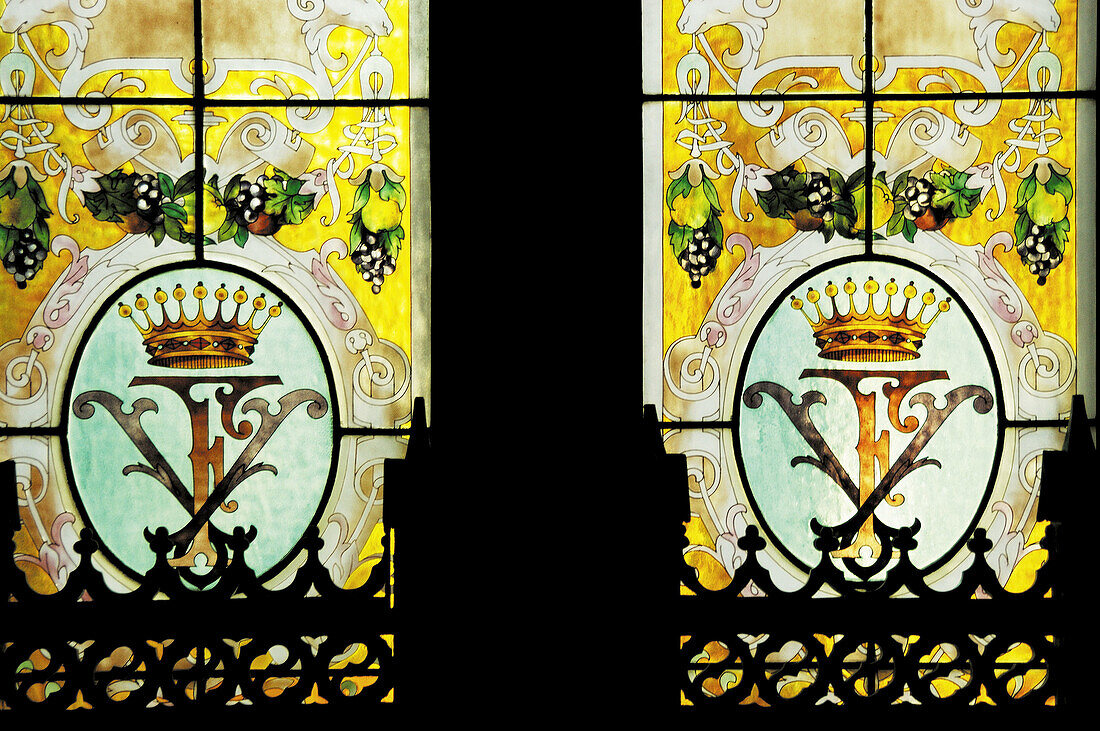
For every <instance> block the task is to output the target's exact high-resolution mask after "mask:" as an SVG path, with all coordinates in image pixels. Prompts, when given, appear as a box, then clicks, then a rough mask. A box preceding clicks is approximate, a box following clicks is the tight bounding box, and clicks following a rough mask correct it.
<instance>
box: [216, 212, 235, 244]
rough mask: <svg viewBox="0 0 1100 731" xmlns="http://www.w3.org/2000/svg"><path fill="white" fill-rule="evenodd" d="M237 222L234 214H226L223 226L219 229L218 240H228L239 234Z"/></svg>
mask: <svg viewBox="0 0 1100 731" xmlns="http://www.w3.org/2000/svg"><path fill="white" fill-rule="evenodd" d="M237 228H238V226H237V222H236V220H234V218H233V217H232V216H226V217H225V221H224V222H223V223H222V225H221V228H219V229H218V241H227V240H229V239H232V238H236V236H237Z"/></svg>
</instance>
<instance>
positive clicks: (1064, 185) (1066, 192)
mask: <svg viewBox="0 0 1100 731" xmlns="http://www.w3.org/2000/svg"><path fill="white" fill-rule="evenodd" d="M1043 187H1045V188H1046V191H1047V192H1048V193H1050V194H1051V195H1054V194H1055V193H1061V195H1062V197H1063V198H1065V199H1066V203H1069V202H1070V201H1071V200H1073V184H1072V183H1070V182H1069V178H1067V177H1066V176H1065V175H1062V174H1060V173H1056V172H1054V171H1053V170H1051V171H1050V180H1048V181H1047V182H1046V185H1045V186H1043Z"/></svg>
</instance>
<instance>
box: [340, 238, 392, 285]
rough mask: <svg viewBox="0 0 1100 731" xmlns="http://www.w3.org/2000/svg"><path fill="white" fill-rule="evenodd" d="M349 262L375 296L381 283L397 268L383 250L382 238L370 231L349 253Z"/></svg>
mask: <svg viewBox="0 0 1100 731" xmlns="http://www.w3.org/2000/svg"><path fill="white" fill-rule="evenodd" d="M351 260H352V262H353V263H354V264H355V270H356V271H357V272H359V273H360V274H361V275H362V276H363V280H364V281H367V282H370V283H371V287H370V288H371V291H372V292H374V293H375V294H378V293H379V292H381V291H382V283H383V282H384V281H385V279H386V277H388V276H389V275H391V274H393V271H394V269H396V268H397V259H396V258H395V257H393V256H391V255H389V254H387V253H385V251H384V250H383V245H382V237H381V236H379V235H378V234H376V233H373V232H371V231H367V232H366V233H365V234H364V235H363V240H362V242H361V243H360V244H359V246H358V247H356V249H355V251H353V252H351Z"/></svg>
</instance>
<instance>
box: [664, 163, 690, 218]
mask: <svg viewBox="0 0 1100 731" xmlns="http://www.w3.org/2000/svg"><path fill="white" fill-rule="evenodd" d="M689 192H691V183H689V182H688V174H687V171H686V170H685V171H684V174H683V175H681V176H680V177H678V178H676V180H674V181H672V182H671V183H669V184H668V190H667V191H665V205H667V206H668V208H669V210H671V209H672V207H673V205H672V204H673V201H675V200H676V199H677V198H679V197H681V196H682V197H684V198H687V196H688V193H689Z"/></svg>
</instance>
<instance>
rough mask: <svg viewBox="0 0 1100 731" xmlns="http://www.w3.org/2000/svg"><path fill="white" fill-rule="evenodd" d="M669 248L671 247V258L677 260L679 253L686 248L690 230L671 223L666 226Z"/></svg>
mask: <svg viewBox="0 0 1100 731" xmlns="http://www.w3.org/2000/svg"><path fill="white" fill-rule="evenodd" d="M668 233H669V241H668V243H669V246H671V247H672V256H673V257H675V258H677V259H679V258H680V253H681V252H682V251H683V250H684V249H685V248H687V244H688V235H689V234H690V229H689V228H688V227H687V226H680V225H679V224H677V223H675V222H673V223H670V224H669V226H668Z"/></svg>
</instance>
